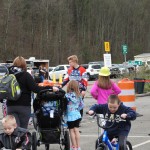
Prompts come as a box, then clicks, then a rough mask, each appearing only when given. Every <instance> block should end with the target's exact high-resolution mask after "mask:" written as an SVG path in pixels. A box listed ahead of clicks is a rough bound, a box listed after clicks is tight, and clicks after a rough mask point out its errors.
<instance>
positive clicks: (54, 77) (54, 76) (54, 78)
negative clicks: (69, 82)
mask: <svg viewBox="0 0 150 150" xmlns="http://www.w3.org/2000/svg"><path fill="white" fill-rule="evenodd" d="M53 83H54V84H55V83H56V75H55V73H53Z"/></svg>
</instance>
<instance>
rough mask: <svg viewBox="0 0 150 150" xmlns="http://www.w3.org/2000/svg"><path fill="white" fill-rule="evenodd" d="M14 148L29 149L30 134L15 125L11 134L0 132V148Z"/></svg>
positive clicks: (14, 149)
mask: <svg viewBox="0 0 150 150" xmlns="http://www.w3.org/2000/svg"><path fill="white" fill-rule="evenodd" d="M3 147H5V148H6V149H12V150H16V148H20V149H23V150H30V149H31V134H30V132H28V130H27V129H23V128H20V127H17V128H16V129H15V130H14V132H13V133H12V134H11V135H7V134H5V133H1V134H0V149H1V148H3Z"/></svg>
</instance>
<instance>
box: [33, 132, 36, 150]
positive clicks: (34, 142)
mask: <svg viewBox="0 0 150 150" xmlns="http://www.w3.org/2000/svg"><path fill="white" fill-rule="evenodd" d="M32 150H37V137H36V132H33V133H32Z"/></svg>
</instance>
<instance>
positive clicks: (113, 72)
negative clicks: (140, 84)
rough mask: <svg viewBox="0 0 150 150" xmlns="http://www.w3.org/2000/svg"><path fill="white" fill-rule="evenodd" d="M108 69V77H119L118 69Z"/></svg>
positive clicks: (113, 67)
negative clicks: (109, 73)
mask: <svg viewBox="0 0 150 150" xmlns="http://www.w3.org/2000/svg"><path fill="white" fill-rule="evenodd" d="M109 69H110V72H111V75H110V77H112V78H113V77H114V78H117V77H119V76H120V75H121V72H120V70H119V67H117V66H112V67H109Z"/></svg>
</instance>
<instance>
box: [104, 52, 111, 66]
mask: <svg viewBox="0 0 150 150" xmlns="http://www.w3.org/2000/svg"><path fill="white" fill-rule="evenodd" d="M103 56H104V66H105V67H111V66H112V63H111V54H103Z"/></svg>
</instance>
